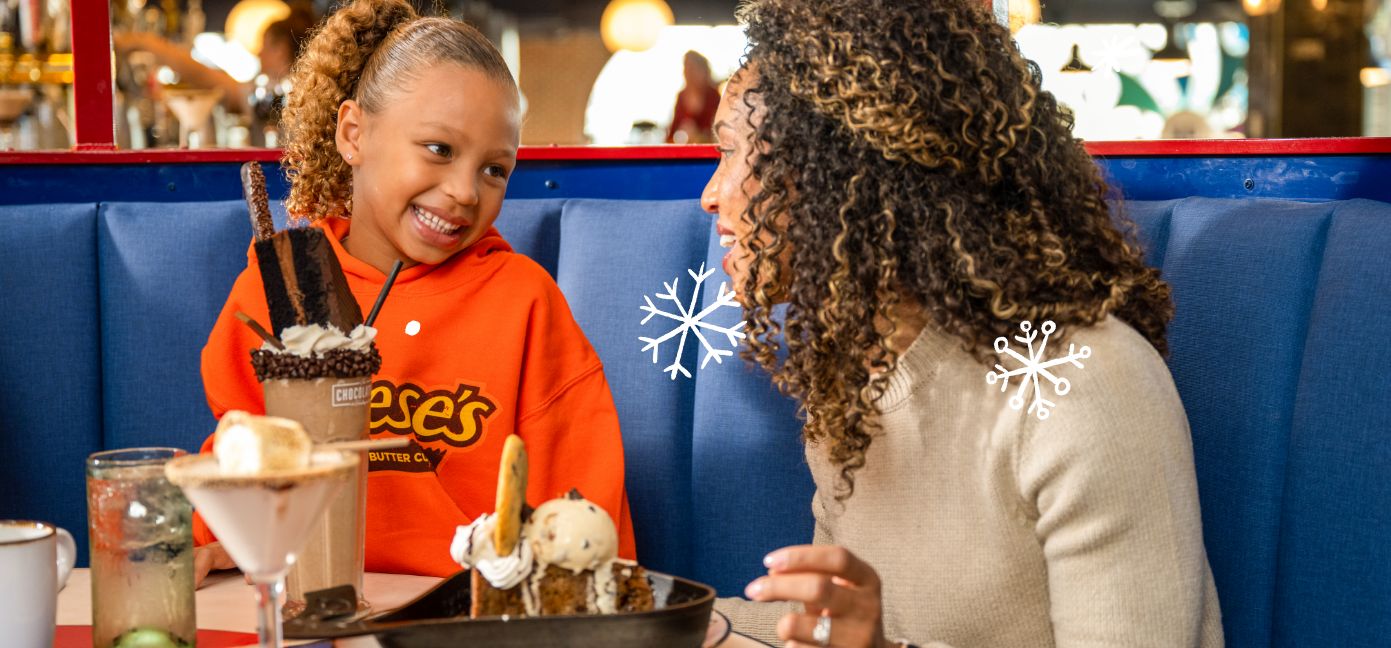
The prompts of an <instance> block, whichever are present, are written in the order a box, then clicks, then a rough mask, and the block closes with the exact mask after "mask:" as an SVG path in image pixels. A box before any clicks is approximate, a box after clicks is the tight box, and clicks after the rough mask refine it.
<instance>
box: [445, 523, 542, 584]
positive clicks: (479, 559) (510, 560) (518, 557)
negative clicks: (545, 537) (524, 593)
mask: <svg viewBox="0 0 1391 648" xmlns="http://www.w3.org/2000/svg"><path fill="white" fill-rule="evenodd" d="M494 518H495V516H494V515H492V514H486V513H485V514H483V515H480V516H478V518H477V519H475V520H474V521H473V522H471V523H469V524H468V525H467V526H461V527H459V529H458V531H455V532H454V541H453V542H451V543H450V544H449V555H450V557H452V558H453V559H454V562H457V563H459V564H460V565H463V566H464V567H468V568H471V569H477V570H478V573H479V575H481V576H483V578H486V579H488V583H490V584H492V586H493V587H496V588H498V589H500V590H502V589H509V588H511V587H515V586H516V585H517V584H518V583H521V582H522V581H523V580H525V579H526V577H527V576H528V575H530V573H531V565H532V554H531V543H529V542H526V541H524V540H522V541H519V542H517V548H516V549H515V550H513V551H512V553H510V554H508V555H506V556H499V555H497V549H496V548H495V547H494V546H493V526H494V525H495V524H496V520H495V519H494Z"/></svg>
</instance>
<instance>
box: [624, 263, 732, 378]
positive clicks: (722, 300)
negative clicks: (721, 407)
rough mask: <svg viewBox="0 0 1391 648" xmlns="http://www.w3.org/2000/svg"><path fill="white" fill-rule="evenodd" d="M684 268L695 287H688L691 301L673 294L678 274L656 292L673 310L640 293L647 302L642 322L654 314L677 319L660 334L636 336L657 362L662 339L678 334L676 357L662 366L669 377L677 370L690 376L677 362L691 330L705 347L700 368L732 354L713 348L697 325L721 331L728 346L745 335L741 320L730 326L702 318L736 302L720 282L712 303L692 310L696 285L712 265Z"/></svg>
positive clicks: (701, 281) (709, 273) (655, 362)
mask: <svg viewBox="0 0 1391 648" xmlns="http://www.w3.org/2000/svg"><path fill="white" fill-rule="evenodd" d="M686 272H688V273H690V275H691V278H692V279H695V288H694V289H693V290H692V291H691V301H690V302H689V303H688V304H687V303H682V301H681V298H680V297H677V296H676V289H677V287H678V285H679V284H680V282H681V278H680V277H677V278H676V279H673V280H672V282H671V283H666V282H665V281H664V282H662V285H663V286H666V292H664V293H660V294H658V295H657V299H658V300H659V301H660V300H665V301H669V302H672V303H673V304H675V310H674V311H667V310H662V308H660V307H659V306H657V305H656V304H653V303H652V298H651V297H648V296H646V295H644V296H643V300H645V301H646V302H647V305H646V306H643V307H642V310H643V312H645V313H647V317H644V318H642V323H643V325H646V324H647V322H648V321H650V320H651V319H652V318H653V317H657V316H661V317H665V318H667V319H671V320H675V321H677V322H680V325H679V326H677V327H676V328H673V329H671V330H670V331H668V332H667V333H666V334H665V335H663V336H661V337H658V338H648V337H639V338H638V341H639V342H643V343H645V344H646V346H644V347H642V350H643V351H651V352H652V364H657V357H658V352H659V351H661V346H662V343H663V342H666V341H667V340H670V339H672V338H674V337H676V336H678V335H679V336H680V340H679V341H678V342H677V343H676V358H675V359H674V360H673V361H672V363H671V365H670V366H668V367H667V368H666V369H663V370H662V371H666V372H669V373H670V374H671V379H672V380H676V375H677V374H681V375H683V376H685V377H687V378H690V377H691V372H690V370H688V369H686V367H685V365H683V364H681V356H682V354H683V353H684V352H685V351H686V338H687V337H689V336H690V334H691V333H694V334H695V336H696V339H698V340H700V344H701V346H703V347H705V359H704V360H702V361H701V363H700V367H701V368H702V369H704V368H705V365H707V364H709V363H710V361H711V360H714V361H715V362H716V363H723V362H724V359H725V358H726V357H729V356H732V355H734V351H732V350H730V349H720V348H716V347H715V346H714V345H712V344H710V340H708V339H706V337H705V333H703V332H702V331H701V329H705V330H706V331H711V332H714V333H718V334H721V335H724V336H725V337H726V338H728V339H729V346H730V347H734V346H737V345H738V340H742V339H744V337H745V336H744V332H743V331H741V330H739V329H742V328H744V322H742V321H741V322H739V323H738V324H735V325H734V326H732V327H724V326H718V325H716V324H711V323H709V322H706V321H705V318H706V317H708V316H709V315H710V314H711V313H713V312H715V310H716V309H719V308H720V307H723V306H732V307H735V308H738V307H739V304H738V302H736V301H734V291H732V290H728V289H727V288H726V286H725V284H724V283H723V282H721V283H720V292H719V297H718V298H717V299H716V300H715V303H713V304H710V305H709V306H706V307H705V308H704V309H702V310H701V311H700V312H699V313H697V312H694V311H695V307H696V302H697V301H698V300H699V299H700V287H701V285H702V284H704V283H705V280H706V279H709V278H710V276H711V275H713V274H715V270H713V269H712V270H708V271H707V270H706V269H705V264H704V263H702V264H700V270H687V271H686ZM716 340H718V338H716Z"/></svg>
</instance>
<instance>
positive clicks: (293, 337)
mask: <svg viewBox="0 0 1391 648" xmlns="http://www.w3.org/2000/svg"><path fill="white" fill-rule="evenodd" d="M376 337H377V329H376V328H373V327H371V326H367V325H366V324H358V325H357V326H355V327H353V330H352V332H351V333H348V334H347V335H344V334H343V331H341V330H339V328H338V327H337V326H334V325H332V324H330V325H328V326H320V325H318V324H310V325H308V326H300V325H298V324H296V325H294V326H287V327H285V330H283V331H281V332H280V343H281V344H284V345H285V350H284V351H281V350H279V349H277V348H275V347H273V346H271V344H270V343H269V342H266V343H264V344H262V345H261V349H262V350H265V351H270V352H273V353H290V354H293V355H297V356H302V357H305V358H310V357H313V356H315V355H321V354H323V353H325V352H328V351H332V350H334V349H347V350H349V351H367V350H368V349H370V348H371V347H372V340H373V339H375V338H376Z"/></svg>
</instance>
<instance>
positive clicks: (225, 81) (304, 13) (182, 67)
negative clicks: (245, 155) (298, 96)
mask: <svg viewBox="0 0 1391 648" xmlns="http://www.w3.org/2000/svg"><path fill="white" fill-rule="evenodd" d="M314 24H315V18H314V10H313V8H312V7H310V6H309V5H307V4H303V3H294V4H293V5H292V6H291V9H290V15H289V16H286V17H285V18H284V19H282V20H279V21H276V22H273V23H271V24H270V26H268V27H266V31H265V34H264V35H263V36H262V39H261V52H260V54H259V58H260V60H261V71H260V74H263V75H265V76H266V79H265V82H264V83H263V84H257V83H256V82H254V81H253V82H247V83H242V82H241V81H238V80H236V79H234V78H232V76H231V75H230V74H228V73H227V72H225V71H223V70H220V69H218V68H214V67H209V66H207V65H204V64H202V63H200V62H198V61H197V60H194V58H193V55H192V53H191V52H190V50H189V48H188V47H187V46H185V45H180V44H178V43H173V42H170V41H169V40H167V39H165V38H163V37H162V36H159V35H158V34H153V33H149V32H117V33H114V34H112V35H111V39H112V43H113V45H114V46H115V49H116V54H117V55H118V56H123V57H124V56H126V55H128V54H129V53H130V52H137V51H143V52H149V53H150V54H151V55H153V56H154V58H155V60H156V61H157V62H158V64H160V65H164V66H168V67H169V69H171V70H173V71H174V73H175V74H177V75H178V77H179V83H180V84H181V85H185V86H191V87H198V88H218V89H221V90H222V103H223V105H224V106H225V107H226V108H227V109H229V110H233V111H237V112H246V111H247V110H249V107H250V105H251V104H252V103H253V100H254V99H255V97H254V95H255V92H256V90H257V86H258V85H264V86H267V87H270V88H275V87H278V86H279V85H280V83H281V81H283V80H284V79H286V78H288V77H289V76H290V67H291V66H292V65H293V64H294V62H295V59H296V58H298V56H299V52H300V49H301V47H302V46H303V44H304V43H305V42H306V41H307V40H308V37H309V32H310V31H311V30H312V29H313V28H314Z"/></svg>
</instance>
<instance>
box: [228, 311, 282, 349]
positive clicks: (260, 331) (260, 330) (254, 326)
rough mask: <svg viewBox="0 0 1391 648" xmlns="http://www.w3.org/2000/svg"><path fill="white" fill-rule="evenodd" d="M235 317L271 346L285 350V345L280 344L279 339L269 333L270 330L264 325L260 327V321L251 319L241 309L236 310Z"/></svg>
mask: <svg viewBox="0 0 1391 648" xmlns="http://www.w3.org/2000/svg"><path fill="white" fill-rule="evenodd" d="M237 319H239V320H241V321H242V323H243V324H246V325H247V326H248V327H250V328H251V330H252V331H254V332H255V333H256V335H259V336H261V339H262V340H265V341H266V342H268V343H269V344H270V345H271V346H273V347H275V348H277V349H280V350H281V351H284V350H285V345H284V344H282V343H281V342H280V340H278V339H276V337H275V336H274V335H271V334H270V332H269V331H267V330H266V329H265V328H264V327H262V326H261V323H260V322H257V321H256V320H254V319H251V316H250V315H247V314H246V313H243V312H241V311H237Z"/></svg>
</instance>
